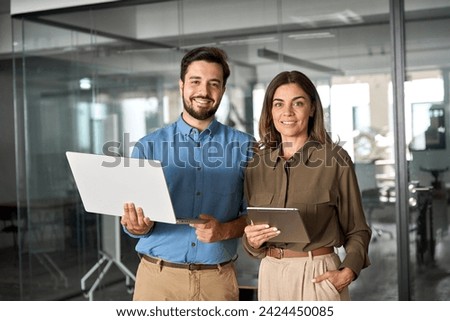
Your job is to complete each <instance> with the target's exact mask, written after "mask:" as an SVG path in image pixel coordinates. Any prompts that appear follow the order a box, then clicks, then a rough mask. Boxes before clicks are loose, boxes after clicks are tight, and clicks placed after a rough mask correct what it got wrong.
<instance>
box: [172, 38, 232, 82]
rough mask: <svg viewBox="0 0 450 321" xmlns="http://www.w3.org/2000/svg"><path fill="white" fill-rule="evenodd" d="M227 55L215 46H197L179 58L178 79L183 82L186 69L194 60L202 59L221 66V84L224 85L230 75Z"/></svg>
mask: <svg viewBox="0 0 450 321" xmlns="http://www.w3.org/2000/svg"><path fill="white" fill-rule="evenodd" d="M227 59H228V56H227V54H226V53H225V51H223V50H222V49H219V48H216V47H199V48H194V49H192V50H191V51H189V52H187V53H186V54H185V55H184V57H183V59H182V60H181V71H180V79H181V81H183V82H184V77H185V76H186V73H187V69H188V67H189V65H190V64H191V63H192V62H194V61H200V60H204V61H207V62H213V63H217V64H219V65H221V66H222V71H223V86H224V87H225V85H226V83H227V80H228V77H229V76H230V67H229V66H228V62H227Z"/></svg>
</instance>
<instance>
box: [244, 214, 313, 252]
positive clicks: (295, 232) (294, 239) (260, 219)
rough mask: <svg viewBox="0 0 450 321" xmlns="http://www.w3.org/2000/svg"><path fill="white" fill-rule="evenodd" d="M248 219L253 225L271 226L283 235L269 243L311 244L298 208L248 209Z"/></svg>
mask: <svg viewBox="0 0 450 321" xmlns="http://www.w3.org/2000/svg"><path fill="white" fill-rule="evenodd" d="M247 211H248V219H249V220H250V222H251V223H253V224H255V225H256V224H269V225H270V226H273V227H276V228H278V229H279V230H280V231H281V233H280V234H278V235H277V236H275V237H274V238H271V239H270V240H269V242H283V243H309V242H310V241H311V240H310V237H309V234H308V231H307V230H306V227H305V224H304V222H303V219H302V216H301V215H300V212H299V210H298V209H297V208H275V207H247Z"/></svg>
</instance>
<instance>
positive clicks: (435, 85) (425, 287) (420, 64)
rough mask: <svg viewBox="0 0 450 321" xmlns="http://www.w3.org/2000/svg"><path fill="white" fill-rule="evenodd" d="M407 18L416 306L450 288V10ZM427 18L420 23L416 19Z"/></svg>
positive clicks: (431, 6) (438, 7) (413, 12)
mask: <svg viewBox="0 0 450 321" xmlns="http://www.w3.org/2000/svg"><path fill="white" fill-rule="evenodd" d="M405 6H406V7H405V9H406V12H407V13H408V12H410V14H409V15H408V14H407V15H406V24H405V35H406V37H405V40H406V77H407V79H406V83H405V113H406V133H405V135H406V137H407V142H408V144H409V145H408V150H407V151H405V153H406V154H408V156H409V157H410V158H409V159H410V161H409V176H410V184H411V191H412V194H411V202H412V203H411V204H412V206H411V207H410V220H411V229H410V237H411V243H410V244H411V246H410V253H411V266H412V267H413V276H414V288H413V289H414V291H413V293H414V299H415V300H442V293H444V292H445V291H446V290H445V289H446V288H448V281H449V279H448V277H447V275H448V271H449V269H450V262H449V261H448V260H447V259H446V258H447V257H448V254H449V248H450V235H449V201H450V199H449V187H450V172H449V169H450V167H449V165H450V164H449V161H448V160H449V159H450V154H449V153H450V152H449V151H450V150H449V144H448V139H449V130H448V124H449V113H450V105H449V98H448V97H449V96H448V93H449V82H448V79H449V78H448V77H449V71H448V70H449V69H448V68H449V65H450V58H449V57H450V49H449V48H450V46H449V45H450V39H449V37H448V33H447V32H446V31H445V30H446V27H445V26H447V25H448V24H449V23H450V5H449V3H448V2H447V3H445V2H439V1H435V2H430V3H422V4H421V5H420V6H418V7H415V8H412V7H411V5H410V4H409V3H408V2H406V3H405ZM418 12H421V13H422V15H420V16H419V17H418V15H417V13H418Z"/></svg>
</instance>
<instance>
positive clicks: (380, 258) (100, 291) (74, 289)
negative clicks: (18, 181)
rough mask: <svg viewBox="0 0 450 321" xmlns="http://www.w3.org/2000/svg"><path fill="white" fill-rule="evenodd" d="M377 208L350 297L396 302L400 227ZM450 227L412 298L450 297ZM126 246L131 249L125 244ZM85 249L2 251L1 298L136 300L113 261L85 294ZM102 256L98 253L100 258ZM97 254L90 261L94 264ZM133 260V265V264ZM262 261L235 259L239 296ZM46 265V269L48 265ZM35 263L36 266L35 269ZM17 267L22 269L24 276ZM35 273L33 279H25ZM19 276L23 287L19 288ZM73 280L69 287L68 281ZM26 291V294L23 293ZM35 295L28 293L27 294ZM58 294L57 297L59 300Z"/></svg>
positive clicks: (416, 273) (420, 273)
mask: <svg viewBox="0 0 450 321" xmlns="http://www.w3.org/2000/svg"><path fill="white" fill-rule="evenodd" d="M378 211H379V212H378V213H377V212H374V214H375V215H374V217H375V219H374V220H373V226H372V228H373V230H374V233H373V238H372V241H371V244H370V248H369V256H370V259H371V262H372V264H371V266H370V267H368V268H367V269H365V270H363V271H362V272H361V275H360V276H359V278H358V279H357V280H356V281H355V282H353V283H352V284H351V286H350V295H351V298H352V300H354V301H396V300H398V282H397V251H396V247H397V242H396V237H395V235H396V226H395V223H393V222H392V213H390V212H389V211H387V210H386V209H379V210H378ZM448 221H450V220H448ZM449 232H450V231H449V228H448V225H447V226H446V228H441V229H440V230H439V232H438V233H437V238H436V246H435V255H434V260H428V261H426V262H425V263H424V264H418V263H417V262H414V261H415V260H412V263H411V293H412V297H411V299H412V300H418V301H449V300H450V233H449ZM410 242H411V247H410V251H411V253H410V256H411V257H412V258H414V257H415V253H414V252H415V232H414V231H412V232H411V234H410ZM125 245H126V246H127V248H128V249H129V248H132V247H131V246H130V245H129V244H125ZM122 252H123V255H124V258H125V259H126V260H125V261H126V262H128V263H127V266H128V269H129V270H130V271H133V272H134V271H135V269H136V267H137V264H138V258H137V256H136V254H135V253H134V251H132V250H128V251H122ZM83 255H84V254H83V253H69V252H64V253H61V254H60V255H58V256H47V255H46V254H45V253H35V254H33V255H25V256H24V258H26V259H23V260H18V259H17V254H16V253H14V250H13V249H12V248H11V249H0V275H2V278H0V300H4V301H6V300H21V299H22V300H66V301H80V300H89V299H93V300H96V301H110V300H114V301H124V300H125V301H127V300H131V298H132V287H130V286H127V285H126V282H125V277H124V274H123V273H122V272H121V271H120V270H119V269H118V268H117V266H115V265H114V264H112V266H111V268H110V269H109V271H108V272H107V273H106V274H105V275H104V279H102V281H101V282H99V284H98V287H97V288H96V290H95V291H94V292H93V293H92V297H91V298H89V296H88V295H87V292H88V291H89V289H90V288H91V286H92V285H93V283H94V281H95V280H96V279H97V278H99V277H100V276H101V271H100V270H95V271H94V272H93V274H92V277H91V278H89V279H88V280H86V286H85V291H84V292H83V291H81V284H80V276H83V275H85V274H86V271H88V270H89V269H90V268H92V266H82V265H80V263H79V262H83V261H89V260H86V258H84V257H82V256H83ZM98 258H100V257H98ZM95 259H96V258H93V260H92V259H91V260H90V261H89V262H94V261H95ZM130 262H131V263H130ZM53 263H55V264H56V265H57V266H60V267H61V270H62V271H63V272H64V277H63V276H62V275H61V274H59V272H58V270H55V269H53V270H51V269H52V264H53ZM258 264H259V261H258V260H255V259H253V258H250V257H249V256H248V255H247V254H245V253H244V252H243V251H242V249H240V256H239V259H238V260H237V265H238V270H239V271H240V274H239V278H240V284H242V285H243V287H242V290H241V300H256V293H255V291H254V290H252V288H253V287H254V286H255V285H256V278H257V271H258ZM45 266H46V268H43V267H45ZM31 267H32V268H31ZM19 271H26V272H22V275H20V273H19ZM29 274H32V277H31V278H32V282H31V283H30V285H27V280H29V279H30V276H29ZM19 277H21V278H22V280H24V284H25V285H24V286H23V287H22V288H21V289H20V288H19V286H18V281H17V280H18V279H19ZM67 282H69V286H67V284H65V283H67ZM21 291H22V293H25V294H24V295H23V294H22V295H21V294H20V293H21ZM28 293H31V294H32V295H33V296H31V297H29V296H28V295H27V294H28ZM55 295H56V296H57V298H56V299H55Z"/></svg>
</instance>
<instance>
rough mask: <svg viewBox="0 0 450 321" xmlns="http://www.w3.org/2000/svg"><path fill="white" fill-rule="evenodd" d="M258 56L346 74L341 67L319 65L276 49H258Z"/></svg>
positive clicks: (330, 72) (332, 72)
mask: <svg viewBox="0 0 450 321" xmlns="http://www.w3.org/2000/svg"><path fill="white" fill-rule="evenodd" d="M258 57H262V58H267V59H270V60H274V61H282V62H285V63H288V64H291V65H296V66H300V67H303V68H307V69H312V70H316V71H320V72H325V73H328V74H336V75H342V76H343V75H344V72H343V71H342V70H339V69H335V68H331V67H327V66H324V65H319V64H316V63H314V62H311V61H308V60H303V59H300V58H296V57H292V56H288V55H285V54H282V53H278V52H276V51H272V50H268V49H265V48H263V49H258Z"/></svg>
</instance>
